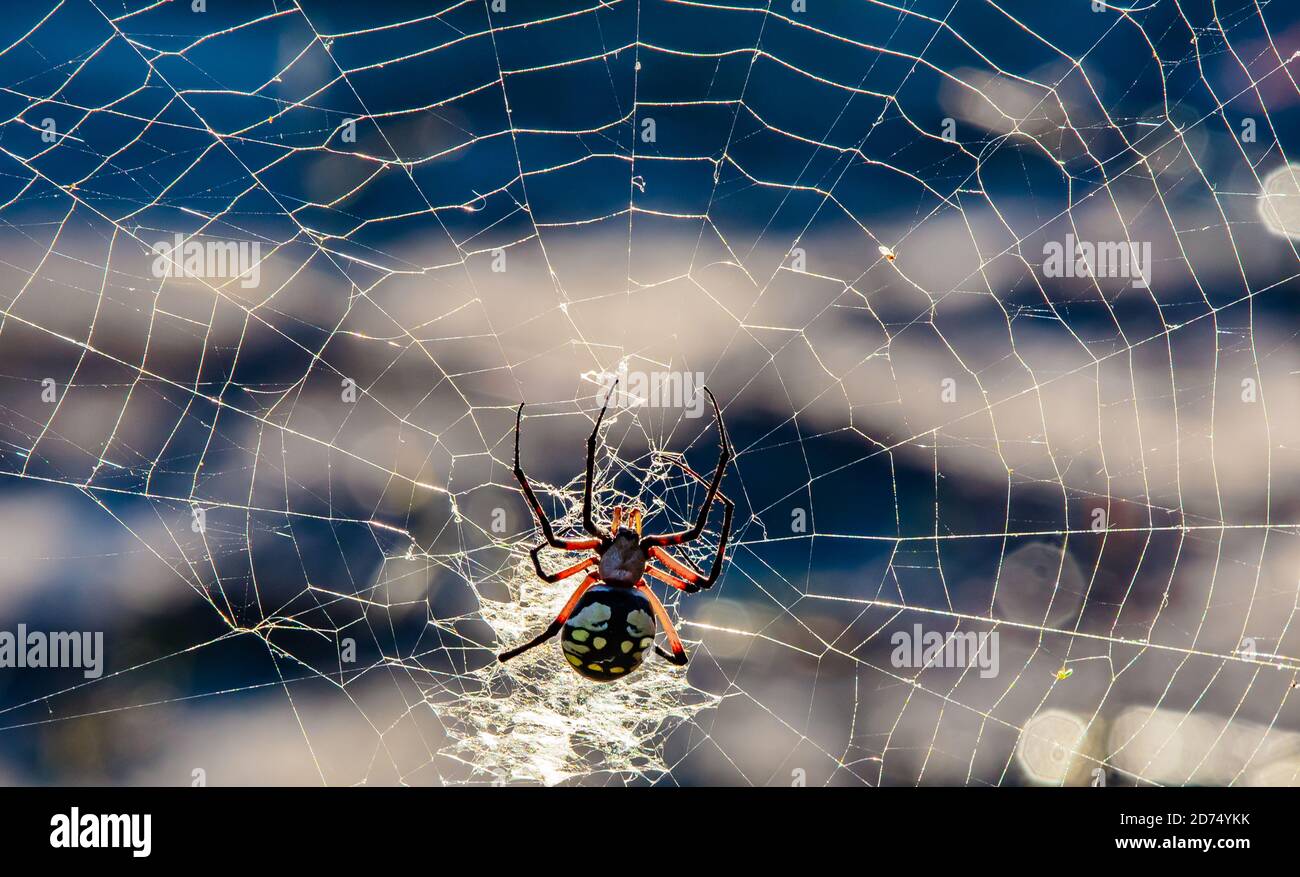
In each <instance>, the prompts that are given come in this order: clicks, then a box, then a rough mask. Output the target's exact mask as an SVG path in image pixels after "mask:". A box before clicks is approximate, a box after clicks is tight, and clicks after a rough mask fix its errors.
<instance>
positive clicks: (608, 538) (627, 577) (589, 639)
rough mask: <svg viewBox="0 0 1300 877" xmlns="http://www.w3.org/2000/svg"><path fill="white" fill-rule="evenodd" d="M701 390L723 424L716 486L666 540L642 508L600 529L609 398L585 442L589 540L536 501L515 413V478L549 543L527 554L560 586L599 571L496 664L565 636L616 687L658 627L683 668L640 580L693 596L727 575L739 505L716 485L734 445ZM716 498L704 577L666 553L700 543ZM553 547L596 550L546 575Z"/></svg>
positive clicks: (678, 646) (574, 659)
mask: <svg viewBox="0 0 1300 877" xmlns="http://www.w3.org/2000/svg"><path fill="white" fill-rule="evenodd" d="M611 392H612V390H611ZM704 392H705V393H706V394H707V395H708V397H709V401H710V402H712V403H713V417H714V421H715V422H716V423H717V426H718V443H719V445H720V446H721V449H720V451H719V453H718V466H717V468H716V469H715V470H714V473H713V479H712V481H710V482H709V492H708V494H707V495H706V496H705V497H704V505H703V506H702V507H701V508H700V513H699V516H698V517H697V518H696V519H695V524H694V525H693V526H691V527H690V528H689V529H686V530H681V531H679V532H677V533H665V534H664V535H662V536H643V535H642V534H641V510H640V509H635V508H634V509H629V510H627V523H628V524H629V525H630V526H624V525H623V524H624V509H623V507H622V506H616V507H615V508H614V513H613V519H612V521H611V523H610V528H609V531H608V532H607V533H605V532H602V531H601V530H600V529H599V528H598V527H597V526H596V520H595V516H594V514H593V512H592V501H591V495H592V480H593V479H594V477H595V469H596V435H597V433H598V432H599V431H600V422H601V420H602V419H604V417H605V409H606V408H608V407H609V400H608V398H607V399H606V400H605V408H601V409H600V415H599V416H598V417H597V418H596V426H595V428H594V429H592V431H591V436H590V438H588V439H587V479H586V485H585V488H584V490H583V495H582V523H583V528H584V529H585V530H586V531H587V533H588V535H590V536H591V537H592V538H590V539H560V538H557V537H556V535H555V531H554V529H553V528H552V527H551V522H550V521H549V520H547V518H546V515H545V514H544V513H543V512H542V506H541V503H539V502H538V501H537V496H536V494H534V493H533V488H532V486H531V485H529V483H528V477H527V476H526V475H524V470H523V469H522V468H521V467H520V465H519V431H520V427H521V425H522V422H523V416H524V406H523V405H522V404H521V405H520V406H519V411H518V412H517V413H516V415H515V477H516V478H517V479H519V485H520V486H521V487H522V488H523V490H524V497H525V498H526V499H527V500H528V505H529V506H530V507H531V508H532V510H533V514H535V515H536V516H537V521H538V523H539V524H541V527H542V533H543V535H545V537H546V541H545V542H543V543H542V544H541V545H538V546H537V547H536V548H534V549H533V550H532V551H531V552H529V554H530V556H531V557H532V559H533V568H534V569H536V570H537V575H538V576H539V577H540V578H541V579H542V580H543V581H545V582H558V581H559V580H560V579H564V578H568V577H569V576H572V575H576V574H577V573H580V572H583V571H584V570H588V569H590V568H591V567H593V566H594V567H596V571H595V572H590V573H588V574H587V577H586V578H585V579H583V580H582V584H580V585H578V587H577V588H576V589H575V590H574V592H573V594H572V595H570V597H569V600H568V602H567V603H565V604H564V608H562V609H561V610H560V613H559V614H558V615H556V616H555V620H554V621H552V622H551V624H550V626H549V627H547V628H546V630H544V631H542V632H541V633H540V634H538V635H537V636H536V637H534V638H533V639H531V640H530V641H528V642H527V643H525V644H524V645H522V646H519V647H518V648H514V649H511V650H510V651H507V652H502V653H501V654H500V655H498V656H497V659H498V660H500V661H508V660H510V659H511V658H513V657H515V656H516V655H519V654H522V653H523V652H526V651H528V650H529V649H531V648H532V647H533V646H537V645H541V644H542V643H544V642H546V641H547V640H548V639H550V638H551V637H553V636H555V635H556V634H557V633H561V631H563V635H562V636H561V637H560V647H561V649H562V650H563V651H564V657H565V659H566V660H567V661H568V662H569V664H570V666H572V667H573V669H574V670H575V671H576V672H577V673H579V674H581V675H582V676H585V677H587V678H588V679H593V680H595V681H597V682H613V681H614V680H616V679H621V678H623V677H625V676H627V675H628V674H629V673H631V672H632V671H633V670H635V669H636V668H637V667H639V666H641V661H642V659H643V657H644V653H645V650H646V649H647V648H649V647H651V646H654V636H655V630H656V626H657V625H658V626H662V627H663V629H664V635H665V637H667V639H668V647H669V649H670V651H669V652H665V651H664V650H663V649H661V648H659V647H658V646H654V650H655V652H656V653H657V654H658V655H660V656H661V657H663V658H665V659H666V660H668V661H669V662H671V663H673V664H677V665H679V666H680V665H682V664H685V663H686V660H687V658H686V649H685V648H684V647H683V646H682V641H681V638H680V637H678V636H677V631H676V630H674V629H673V624H672V621H671V619H669V617H668V613H667V612H665V611H664V607H663V604H662V603H660V602H659V598H657V597H656V596H655V595H654V592H653V591H651V590H650V587H649V586H648V585H647V584H646V583H645V579H643V578H642V576H644V575H649V576H652V577H653V578H656V579H658V580H659V581H661V582H666V583H667V584H670V585H672V586H673V587H674V588H677V589H678V590H681V591H685V592H687V593H690V594H693V593H695V592H696V591H700V590H703V589H705V588H708V587H711V586H712V585H713V583H714V582H715V581H717V579H718V575H719V574H720V573H721V572H722V558H723V556H724V551H725V550H726V547H727V537H728V535H730V533H731V516H732V513H733V512H734V511H735V506H734V504H733V503H732V502H731V500H729V499H727V498H726V497H725V496H723V495H722V494H721V493H719V492H718V487H719V485H720V484H721V483H722V476H723V473H724V472H725V471H726V469H727V463H728V462H729V461H730V460H731V442H730V441H729V440H728V439H727V430H726V428H725V427H724V426H723V425H722V413H721V412H720V411H719V410H718V402H717V400H716V399H714V398H713V394H712V393H710V392H709V389H708V388H707V387H705V388H704ZM670 459H671V458H670ZM672 462H674V463H675V464H676V465H678V466H680V467H681V468H682V469H683V470H684V471H685V472H686V473H687V474H688V475H690V476H691V477H693V478H695V479H696V480H697V481H700V482H701V483H702V482H703V480H704V479H702V478H700V476H699V475H696V474H695V472H694V471H692V470H691V469H690V467H688V466H686V465H685V464H684V463H682V462H680V461H678V460H675V459H673V460H672ZM714 499H717V500H718V501H719V502H721V503H722V507H723V515H722V530H721V531H720V535H719V538H718V551H717V553H716V554H715V555H714V556H713V567H712V569H710V570H709V572H708V573H707V574H705V573H704V572H703V571H701V570H699V569H698V568H694V564H691V565H690V566H688V565H687V564H685V563H682V562H681V561H680V560H678V559H677V558H675V557H673V556H672V555H671V554H669V553H668V551H667V549H668V548H670V547H672V546H675V545H682V544H684V543H686V542H690V541H692V540H693V539H698V538H699V536H700V534H701V533H703V532H704V525H705V523H706V522H707V521H708V519H709V509H710V508H711V507H712V506H713V500H714ZM548 545H549V546H551V547H552V548H559V549H562V550H564V551H594V552H595V556H593V557H588V558H587V559H586V560H583V561H581V562H579V563H576V564H574V565H573V566H570V567H567V568H565V569H562V570H560V571H559V572H557V573H547V572H546V571H545V570H543V569H542V563H541V559H540V557H539V555H540V553H541V550H542V549H543V548H545V547H547V546H548ZM651 562H658V563H660V564H662V565H663V566H664V567H666V568H667V570H668V571H667V572H665V571H664V570H661V569H658V568H657V567H654V566H651V565H650V563H651Z"/></svg>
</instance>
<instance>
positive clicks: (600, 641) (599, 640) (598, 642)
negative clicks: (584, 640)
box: [591, 636, 605, 649]
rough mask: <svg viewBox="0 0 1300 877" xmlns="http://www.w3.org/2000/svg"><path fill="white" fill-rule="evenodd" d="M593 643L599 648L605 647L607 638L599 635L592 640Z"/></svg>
mask: <svg viewBox="0 0 1300 877" xmlns="http://www.w3.org/2000/svg"><path fill="white" fill-rule="evenodd" d="M591 644H592V645H593V646H595V647H596V648H597V649H603V648H605V638H604V637H603V636H598V637H596V638H595V639H594V640H592V641H591Z"/></svg>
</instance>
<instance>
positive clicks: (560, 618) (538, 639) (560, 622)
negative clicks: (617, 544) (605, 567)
mask: <svg viewBox="0 0 1300 877" xmlns="http://www.w3.org/2000/svg"><path fill="white" fill-rule="evenodd" d="M598 581H600V578H599V577H598V576H596V575H595V574H594V573H593V574H592V575H589V576H587V577H586V578H585V579H583V580H582V584H580V585H578V587H576V588H574V589H573V594H572V595H570V597H569V601H568V602H567V603H565V604H564V608H563V609H561V610H560V614H559V615H556V616H555V620H554V621H552V622H551V623H550V626H549V627H547V628H546V630H544V631H542V632H541V633H539V634H538V635H537V636H535V637H533V638H532V639H531V640H529V641H528V642H526V643H524V644H523V645H522V646H518V647H517V648H513V649H510V650H509V651H506V652H502V653H501V654H499V655H497V660H498V661H500V662H501V663H503V664H504V663H505V662H506V661H509V660H510V659H511V658H516V657H518V656H519V655H522V654H523V653H524V652H526V651H528V650H529V649H531V648H533V647H534V646H540V645H541V644H542V643H544V642H546V641H547V640H548V639H550V638H551V637H553V636H555V635H556V634H557V633H559V632H560V628H562V627H564V622H566V621H568V620H569V616H570V615H572V614H573V609H574V607H575V606H577V605H578V601H579V600H581V599H582V595H583V594H585V593H586V592H587V589H588V588H590V587H591V586H592V585H594V584H595V583H596V582H598ZM662 609H663V607H660V611H662Z"/></svg>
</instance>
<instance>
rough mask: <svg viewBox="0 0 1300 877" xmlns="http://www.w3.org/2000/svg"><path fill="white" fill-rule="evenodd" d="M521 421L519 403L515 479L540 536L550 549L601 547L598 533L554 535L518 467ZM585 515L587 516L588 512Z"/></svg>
mask: <svg viewBox="0 0 1300 877" xmlns="http://www.w3.org/2000/svg"><path fill="white" fill-rule="evenodd" d="M602 413H603V412H602ZM523 419H524V406H523V403H522V402H521V403H520V404H519V410H518V411H517V412H516V413H515V478H516V479H517V480H518V481H519V486H520V487H522V488H523V489H524V499H526V500H528V506H529V508H531V509H532V510H533V514H534V515H535V516H536V517H537V523H538V524H540V525H541V527H542V535H544V536H545V537H546V544H547V545H550V546H551V547H552V548H561V549H564V550H565V551H588V550H590V549H592V548H597V547H599V546H600V545H601V539H600V538H599V534H598V533H593V534H592V535H594V536H596V537H597V538H595V539H560V538H559V537H557V536H556V535H555V529H554V528H553V527H552V526H551V522H550V521H549V520H547V517H546V513H545V512H543V511H542V504H541V503H540V502H538V501H537V494H535V493H533V486H532V485H531V484H529V483H528V476H527V475H525V474H524V469H523V467H522V466H520V465H519V431H520V427H521V426H522V425H523ZM599 425H600V424H599V421H597V426H599ZM587 469H588V473H590V470H591V464H590V462H588V466H587ZM586 502H587V503H588V504H589V503H590V502H591V476H590V474H588V476H587V496H586ZM586 513H587V514H588V515H589V511H587V512H586ZM533 562H534V563H536V562H537V557H536V555H534V556H533ZM540 570H541V567H540V566H539V567H538V571H539V574H540Z"/></svg>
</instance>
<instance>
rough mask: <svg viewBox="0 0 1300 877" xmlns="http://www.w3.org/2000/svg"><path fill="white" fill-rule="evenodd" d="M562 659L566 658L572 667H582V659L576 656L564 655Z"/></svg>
mask: <svg viewBox="0 0 1300 877" xmlns="http://www.w3.org/2000/svg"><path fill="white" fill-rule="evenodd" d="M564 657H566V658H568V659H569V663H570V664H572V665H573V666H575V667H581V666H582V659H581V658H579V657H578V656H577V655H565V656H564Z"/></svg>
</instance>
